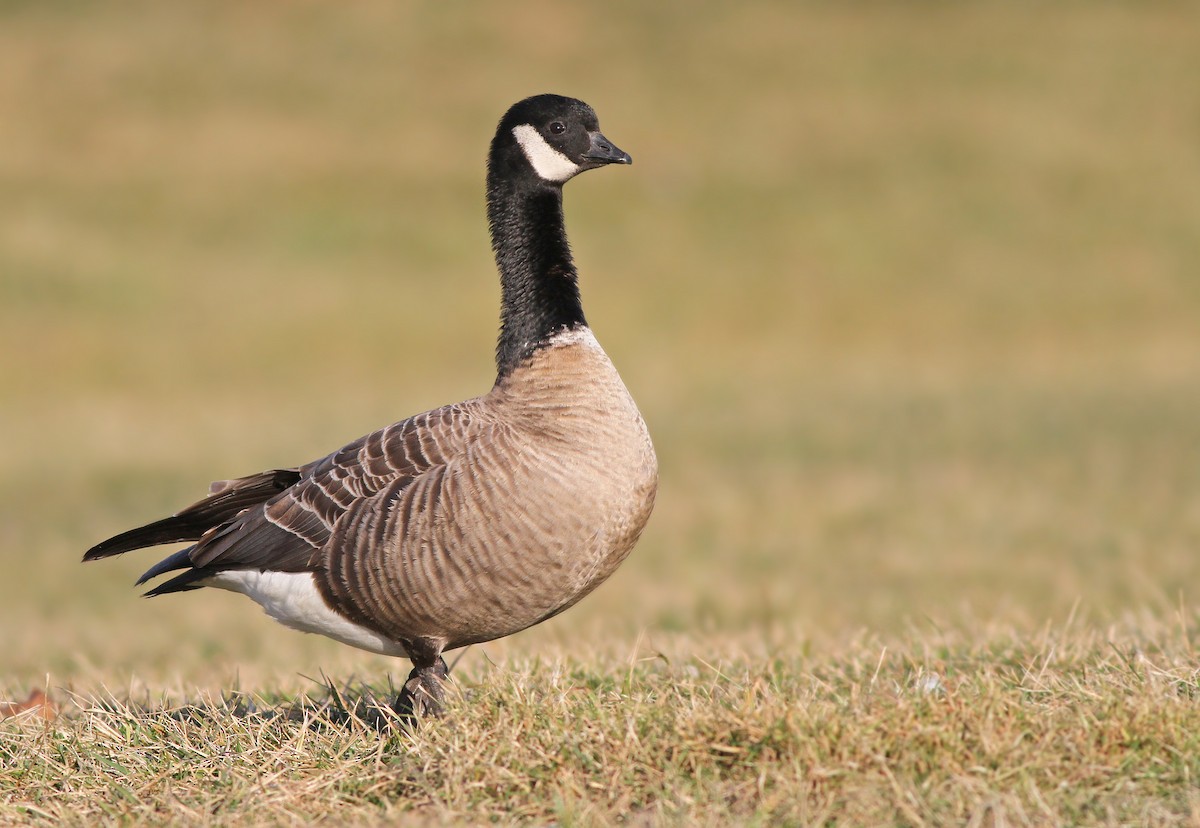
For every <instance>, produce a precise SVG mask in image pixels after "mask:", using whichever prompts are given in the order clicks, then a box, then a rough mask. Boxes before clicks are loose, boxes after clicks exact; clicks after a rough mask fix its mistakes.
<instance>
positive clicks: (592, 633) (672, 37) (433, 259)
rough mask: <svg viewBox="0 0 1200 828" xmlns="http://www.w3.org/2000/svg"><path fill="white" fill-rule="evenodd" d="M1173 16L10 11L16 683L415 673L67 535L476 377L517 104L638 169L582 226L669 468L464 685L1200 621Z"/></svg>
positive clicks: (0, 176)
mask: <svg viewBox="0 0 1200 828" xmlns="http://www.w3.org/2000/svg"><path fill="white" fill-rule="evenodd" d="M1198 31H1200V12H1198V11H1197V8H1196V7H1195V6H1192V5H1189V4H1181V3H1146V4H1133V3H1128V4H1124V3H1102V4H1092V3H1064V4H1057V5H1053V6H1042V5H1034V4H1025V3H1017V4H1001V3H970V4H952V3H933V2H929V3H912V4H883V3H861V4H857V3H856V4H835V3H785V2H778V3H766V2H750V3H739V4H716V3H696V4H688V3H682V2H678V1H677V0H673V2H666V3H656V4H642V3H635V2H625V0H621V1H620V2H609V3H605V4H602V5H597V4H584V5H570V6H568V5H565V4H549V3H531V2H513V3H505V4H484V3H479V2H467V3H453V4H450V3H447V4H411V5H409V4H405V5H398V4H389V3H384V2H374V0H364V2H359V3H353V4H320V3H315V2H300V3H288V4H239V3H233V2H219V3H206V4H193V3H171V4H163V3H150V2H131V3H120V4H101V3H93V2H69V3H56V4H46V3H36V2H27V3H6V4H4V5H2V6H0V196H2V197H0V570H2V571H3V572H4V573H5V577H4V578H3V579H0V641H2V642H3V643H2V644H0V690H6V691H8V693H9V694H10V695H15V694H17V693H18V692H24V691H25V690H26V689H27V688H28V687H30V686H41V685H42V684H43V683H44V682H46V681H47V679H46V676H47V675H49V677H50V678H49V683H50V685H51V686H52V687H68V688H73V689H74V690H76V691H79V692H84V693H90V692H96V691H98V688H100V687H107V688H108V689H110V690H112V691H114V692H120V691H121V689H122V688H126V687H129V686H136V687H139V688H148V690H147V692H149V693H151V694H157V693H160V692H178V693H179V694H180V695H187V694H188V693H189V692H194V691H195V690H196V689H197V688H200V689H202V690H204V691H205V692H213V693H219V692H221V691H222V689H228V688H230V687H232V686H234V685H235V684H236V685H238V686H240V687H242V688H244V689H250V690H255V689H260V688H262V687H263V686H270V683H271V682H278V681H282V682H284V683H286V684H288V686H293V687H295V686H302V685H303V681H302V680H301V679H299V678H297V677H298V676H303V675H308V676H315V675H317V674H318V673H319V671H321V670H324V671H325V672H326V673H328V674H329V675H331V676H339V677H349V676H358V677H361V678H367V679H373V678H375V677H378V676H380V675H382V674H384V673H387V672H390V673H392V674H394V675H400V674H403V673H404V672H405V671H406V670H407V665H403V664H399V663H397V662H395V661H390V660H388V659H384V658H379V657H375V656H370V655H367V654H362V653H357V652H353V651H350V650H348V649H346V648H344V647H341V646H340V645H337V644H335V643H333V642H327V641H323V640H318V639H316V638H313V637H311V636H301V635H297V634H295V633H293V632H290V631H288V630H285V629H283V628H282V627H278V626H276V625H274V624H273V623H271V622H270V621H268V620H267V619H266V618H264V617H263V616H262V615H261V613H260V611H259V610H258V609H257V608H256V607H254V606H253V605H252V604H250V602H245V601H242V600H240V599H238V598H236V597H234V596H230V595H226V594H202V593H195V594H188V595H183V596H177V597H174V598H171V599H163V600H156V601H142V600H141V599H139V598H138V597H137V592H135V591H134V590H132V589H131V583H132V581H133V579H134V578H135V577H136V576H137V575H138V574H140V573H141V572H142V571H143V570H144V569H145V568H146V567H147V566H148V565H149V564H150V563H151V562H152V561H153V560H157V558H154V553H153V552H151V553H142V554H135V555H130V556H126V557H125V558H123V559H120V560H117V561H112V562H108V563H106V564H102V565H89V566H87V567H84V566H81V565H80V564H79V563H78V560H79V557H80V555H81V554H82V552H83V550H84V549H86V548H87V547H88V546H90V545H91V544H92V543H94V542H96V541H97V540H100V539H102V538H104V537H107V536H108V535H110V534H113V533H115V532H117V531H119V530H122V529H125V528H127V527H129V526H131V525H133V524H135V523H138V522H143V521H146V520H149V519H152V518H155V517H158V516H160V515H161V514H163V513H165V512H168V511H171V510H173V509H175V508H177V507H179V506H181V505H183V504H186V503H188V502H191V501H192V500H194V499H196V498H198V497H199V496H200V495H202V494H203V493H204V492H205V490H206V486H207V484H208V482H209V481H210V480H215V479H222V478H227V477H231V476H236V475H241V474H247V473H251V472H254V471H258V470H260V469H264V468H270V467H275V466H281V465H293V464H296V463H299V462H304V461H307V460H310V459H313V458H315V457H317V456H320V455H322V454H324V453H325V452H327V451H329V450H331V449H333V448H335V447H336V446H339V445H341V444H342V443H344V442H345V441H347V440H349V439H351V438H354V437H356V436H358V435H359V434H361V433H364V432H366V431H368V430H371V429H373V428H375V427H377V426H379V425H382V424H384V423H386V422H390V421H392V420H395V419H399V418H400V417H403V416H406V415H409V414H412V413H415V412H418V411H421V410H424V409H426V408H429V407H432V406H435V405H439V404H441V403H444V402H448V401H451V400H456V399H461V398H464V397H467V396H472V395H474V394H477V393H481V392H482V391H484V390H486V389H487V388H488V387H489V385H490V383H491V380H492V376H493V364H492V357H491V353H492V347H493V344H494V335H495V330H496V314H497V301H498V289H497V281H496V278H495V275H494V270H493V266H492V263H491V256H490V250H489V247H488V240H487V235H486V227H485V223H484V218H483V196H482V182H483V159H484V155H485V152H486V147H487V142H488V140H489V139H490V136H491V133H492V130H493V128H494V124H495V122H496V120H497V119H498V118H499V116H500V114H501V113H502V112H503V110H504V109H505V108H506V107H507V106H508V105H509V104H510V103H512V102H513V101H515V100H517V99H519V98H521V97H524V96H526V95H528V94H532V93H536V92H543V91H555V92H560V93H564V94H570V95H574V96H578V97H581V98H583V99H585V100H587V101H588V102H590V103H592V104H593V105H594V106H595V108H596V109H597V111H598V112H599V114H600V118H601V123H602V124H603V127H604V130H605V133H606V134H607V135H609V137H611V138H612V139H613V140H614V141H615V142H617V143H618V144H619V145H620V146H621V147H622V148H624V149H627V150H628V151H629V152H630V153H631V154H632V155H633V157H634V160H635V164H634V166H633V167H632V168H629V169H620V170H608V171H604V172H603V173H600V174H595V175H589V176H586V177H584V178H583V179H581V180H579V181H576V182H574V183H572V184H571V185H570V186H569V188H568V190H567V218H568V226H569V231H570V233H571V238H572V242H573V245H574V249H575V252H576V257H577V260H578V263H579V265H580V270H581V274H582V288H583V291H584V301H585V307H586V308H587V312H588V317H589V320H590V321H591V323H592V326H593V328H594V329H595V331H596V332H597V335H598V337H599V338H600V340H601V341H602V342H603V343H604V345H605V347H606V349H607V350H608V352H609V354H610V355H611V356H612V357H613V359H614V361H615V362H616V363H617V365H618V367H619V368H620V370H621V371H622V374H623V376H624V377H625V379H626V382H627V384H628V385H629V387H630V389H631V391H632V392H633V394H634V396H635V397H636V399H637V400H638V401H639V403H640V405H641V407H642V410H643V412H644V414H645V416H646V419H647V421H648V422H649V424H650V427H651V431H652V434H653V436H654V438H655V441H656V445H657V447H658V449H659V455H660V461H661V466H662V470H661V471H662V480H661V489H660V495H659V500H658V506H657V509H656V513H655V515H654V517H653V519H652V521H651V523H650V526H649V528H648V530H647V532H646V534H645V536H644V539H643V541H642V543H641V544H640V546H639V547H638V549H637V550H636V551H635V553H634V554H633V556H632V557H631V558H630V559H629V561H628V562H627V563H626V564H625V566H624V567H623V568H622V569H621V570H620V571H619V572H618V574H617V575H616V576H615V577H614V578H613V579H612V581H611V582H609V583H608V584H607V585H605V586H604V587H603V588H601V589H600V590H599V591H598V592H597V593H596V594H595V595H593V596H591V597H590V598H589V599H587V600H586V601H584V602H583V603H581V604H580V605H579V606H578V607H577V608H575V609H573V610H572V611H571V612H569V613H567V614H565V615H564V616H561V617H560V618H557V619H555V620H554V621H553V622H551V623H549V624H546V625H544V626H542V627H540V628H536V629H534V630H530V631H528V632H526V633H522V634H521V635H519V636H516V637H514V638H512V639H510V640H508V641H504V642H497V643H494V644H488V645H485V646H481V647H476V648H473V649H472V650H471V651H470V652H468V653H467V654H466V656H465V657H464V659H463V662H462V665H461V667H460V670H462V671H463V674H464V675H468V676H469V675H472V674H476V673H478V672H479V671H483V670H486V668H487V665H488V664H489V663H492V662H495V663H504V662H505V660H506V659H513V658H528V657H533V656H536V655H538V654H543V653H549V654H563V653H570V654H573V655H574V656H575V657H579V658H584V659H586V658H587V655H588V653H590V652H604V653H612V652H627V651H629V652H633V651H637V650H638V648H643V649H645V650H649V651H653V649H654V648H655V647H656V646H660V645H659V644H656V642H668V641H669V642H671V644H670V646H671V647H672V648H675V650H683V651H686V652H692V653H695V654H697V655H701V656H703V655H704V654H705V653H709V652H731V651H732V652H736V651H738V650H739V648H745V647H749V646H751V645H750V644H748V643H747V642H752V643H753V648H754V649H755V651H760V652H765V653H774V654H779V655H783V656H787V657H789V658H795V657H800V656H802V655H805V654H810V653H818V654H820V653H824V654H836V653H838V652H839V651H840V650H841V648H843V647H845V646H847V642H861V641H862V640H863V639H864V638H867V639H870V640H873V641H878V642H881V643H882V644H883V645H887V644H888V643H889V642H905V641H908V642H911V641H912V640H913V639H912V636H914V635H917V636H919V635H922V634H924V632H927V631H945V630H951V631H953V630H956V629H962V630H979V629H982V628H988V627H989V626H990V625H999V626H1003V627H1004V628H1005V629H1009V630H1015V631H1016V634H1018V635H1019V634H1021V633H1022V632H1024V633H1029V634H1031V635H1032V634H1033V633H1034V632H1035V631H1037V630H1040V629H1042V628H1043V627H1044V626H1045V625H1046V624H1059V623H1064V622H1065V620H1066V619H1067V618H1068V617H1072V616H1073V617H1074V619H1075V621H1074V623H1075V624H1082V625H1083V626H1084V627H1085V628H1088V629H1094V630H1104V629H1110V628H1120V627H1121V626H1122V625H1126V624H1129V623H1132V622H1131V619H1138V618H1145V617H1152V618H1155V619H1166V621H1165V622H1164V623H1167V625H1168V626H1171V627H1172V628H1175V627H1179V628H1181V629H1182V630H1183V632H1184V635H1185V637H1189V636H1191V635H1192V634H1194V633H1195V631H1196V628H1197V624H1198V622H1200V616H1198V614H1197V606H1198V605H1200V600H1198V599H1200V591H1198V587H1197V585H1198V584H1200V95H1197V92H1196V90H1197V85H1196V84H1197V79H1198V78H1200V48H1197V42H1198V41H1197V35H1196V33H1197V32H1198ZM679 642H683V643H679ZM661 646H663V647H665V646H667V645H666V644H662V645H661ZM855 646H857V645H855ZM473 671H474V672H473Z"/></svg>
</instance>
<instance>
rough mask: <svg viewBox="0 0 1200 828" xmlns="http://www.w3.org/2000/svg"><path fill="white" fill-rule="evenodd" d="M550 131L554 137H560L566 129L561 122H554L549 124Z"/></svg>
mask: <svg viewBox="0 0 1200 828" xmlns="http://www.w3.org/2000/svg"><path fill="white" fill-rule="evenodd" d="M550 131H551V132H552V133H554V134H555V135H562V134H563V133H564V132H566V131H567V127H566V125H565V124H563V122H562V121H554V122H552V123H551V124H550Z"/></svg>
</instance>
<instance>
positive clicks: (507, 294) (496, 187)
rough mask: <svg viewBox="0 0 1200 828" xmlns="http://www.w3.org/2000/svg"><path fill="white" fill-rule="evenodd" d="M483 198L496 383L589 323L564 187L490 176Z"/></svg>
mask: <svg viewBox="0 0 1200 828" xmlns="http://www.w3.org/2000/svg"><path fill="white" fill-rule="evenodd" d="M487 199H488V223H489V224H490V226H491V230H492V250H493V251H494V252H495V254H496V266H497V267H498V268H499V269H500V288H501V300H500V341H499V342H498V343H497V345H496V371H497V381H499V380H500V379H503V378H504V377H505V376H507V375H508V374H509V373H510V372H511V371H512V370H513V369H514V368H516V367H517V366H518V365H519V364H521V362H523V361H524V360H526V359H527V358H528V357H529V356H530V355H531V354H532V353H533V352H534V351H536V350H537V349H538V348H539V347H540V346H542V345H544V344H545V342H546V340H548V339H549V338H550V337H551V336H552V335H554V334H555V333H558V332H559V331H562V330H567V329H570V328H575V327H579V326H581V325H586V324H587V321H586V320H585V319H584V317H583V306H582V305H581V303H580V300H579V282H578V277H577V274H576V272H575V264H574V262H573V261H572V260H571V249H570V247H569V246H568V244H567V233H566V230H565V228H564V226H563V210H562V187H561V186H558V185H552V184H546V183H543V182H541V181H537V182H530V181H528V180H524V181H521V180H516V181H514V180H511V179H503V178H500V177H499V176H496V175H491V174H490V175H489V176H488V189H487Z"/></svg>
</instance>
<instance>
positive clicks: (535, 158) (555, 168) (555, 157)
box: [513, 124, 580, 183]
mask: <svg viewBox="0 0 1200 828" xmlns="http://www.w3.org/2000/svg"><path fill="white" fill-rule="evenodd" d="M513 137H514V138H516V139H517V143H518V144H520V145H521V149H522V150H524V152H525V157H526V158H528V159H529V163H530V165H531V166H532V167H533V170H534V172H536V173H537V174H538V175H540V176H541V177H542V178H544V179H546V180H547V181H557V182H559V183H562V182H563V181H566V180H567V179H568V178H570V177H571V176H573V175H576V174H577V173H578V172H579V171H580V166H579V165H578V164H576V163H575V162H574V161H572V160H571V159H570V158H567V156H565V155H563V154H562V153H561V152H559V151H558V150H556V149H555V148H554V147H552V146H550V145H549V144H547V143H546V139H545V138H543V137H542V136H541V135H540V134H539V133H538V131H537V130H536V129H534V128H533V127H531V126H530V125H529V124H521V125H520V126H517V127H513Z"/></svg>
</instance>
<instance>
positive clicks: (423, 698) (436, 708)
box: [392, 656, 450, 721]
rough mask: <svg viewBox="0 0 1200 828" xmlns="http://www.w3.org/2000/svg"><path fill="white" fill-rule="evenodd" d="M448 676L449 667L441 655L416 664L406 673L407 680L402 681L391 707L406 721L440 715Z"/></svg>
mask: <svg viewBox="0 0 1200 828" xmlns="http://www.w3.org/2000/svg"><path fill="white" fill-rule="evenodd" d="M414 663H415V662H414ZM449 678H450V668H449V667H447V666H446V661H445V659H443V658H442V657H441V656H437V660H436V661H434V662H432V663H427V664H425V665H424V666H421V665H420V664H417V666H415V667H413V670H412V672H411V673H409V674H408V681H406V682H404V687H403V688H402V689H401V690H400V695H399V696H397V697H396V703H395V705H393V707H392V709H393V710H395V711H396V713H397V715H399V716H400V718H402V719H404V720H406V721H415V720H417V719H423V718H426V717H438V716H441V715H442V702H443V701H445V698H446V687H445V682H446V681H447V680H448V679H449Z"/></svg>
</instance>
